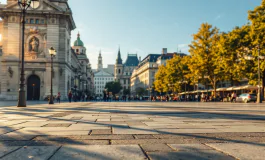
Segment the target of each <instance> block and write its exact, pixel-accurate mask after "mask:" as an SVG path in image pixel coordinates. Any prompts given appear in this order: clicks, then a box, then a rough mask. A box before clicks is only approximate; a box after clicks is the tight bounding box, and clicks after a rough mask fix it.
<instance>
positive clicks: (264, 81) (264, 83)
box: [261, 70, 265, 99]
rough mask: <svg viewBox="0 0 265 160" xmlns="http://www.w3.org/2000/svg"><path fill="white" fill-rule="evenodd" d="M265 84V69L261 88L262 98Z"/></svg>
mask: <svg viewBox="0 0 265 160" xmlns="http://www.w3.org/2000/svg"><path fill="white" fill-rule="evenodd" d="M264 85H265V70H264V71H263V72H262V90H261V95H262V99H264Z"/></svg>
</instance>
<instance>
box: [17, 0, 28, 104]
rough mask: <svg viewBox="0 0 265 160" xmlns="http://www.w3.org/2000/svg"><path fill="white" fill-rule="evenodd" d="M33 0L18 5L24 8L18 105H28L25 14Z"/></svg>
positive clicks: (20, 0)
mask: <svg viewBox="0 0 265 160" xmlns="http://www.w3.org/2000/svg"><path fill="white" fill-rule="evenodd" d="M30 3H31V0H18V5H19V7H20V9H21V10H22V51H21V52H22V53H21V72H20V84H19V95H18V105H17V107H26V106H27V105H26V94H25V66H24V65H25V60H24V56H25V53H24V47H25V46H24V35H25V34H24V32H25V23H26V21H25V16H26V11H27V9H28V8H29V6H30Z"/></svg>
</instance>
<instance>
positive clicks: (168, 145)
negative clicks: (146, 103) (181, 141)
mask: <svg viewBox="0 0 265 160" xmlns="http://www.w3.org/2000/svg"><path fill="white" fill-rule="evenodd" d="M166 145H167V146H168V147H169V148H171V149H172V150H173V151H175V152H177V151H179V150H178V149H175V148H173V147H172V146H171V145H170V144H166Z"/></svg>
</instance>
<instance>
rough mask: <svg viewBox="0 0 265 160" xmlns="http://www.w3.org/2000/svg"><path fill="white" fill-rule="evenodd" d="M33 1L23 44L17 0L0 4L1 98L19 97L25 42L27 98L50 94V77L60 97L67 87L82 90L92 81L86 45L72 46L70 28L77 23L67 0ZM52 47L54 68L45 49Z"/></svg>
mask: <svg viewBox="0 0 265 160" xmlns="http://www.w3.org/2000/svg"><path fill="white" fill-rule="evenodd" d="M34 4H35V6H31V7H30V8H29V9H28V11H27V14H26V26H25V39H24V40H25V43H24V44H21V37H22V32H21V28H22V24H21V10H20V8H19V6H18V4H17V0H7V4H5V5H3V4H2V5H0V17H1V19H2V20H1V21H0V35H1V42H0V79H1V81H0V99H1V100H17V99H18V90H19V82H20V71H21V46H22V45H24V46H25V80H26V81H25V84H26V86H25V89H26V98H27V100H44V99H45V98H46V97H47V96H49V95H50V87H51V77H52V78H53V91H54V92H53V94H54V95H56V94H57V93H58V92H60V93H61V95H62V99H66V98H67V93H68V91H69V90H72V89H73V88H80V90H81V89H84V88H85V87H83V86H84V84H86V85H87V86H88V83H89V84H91V81H92V79H91V80H90V81H89V76H91V75H89V74H92V76H93V73H92V72H91V71H89V70H91V67H90V65H89V60H88V58H87V57H86V56H84V55H85V48H84V47H83V46H78V45H77V46H73V49H72V47H71V31H72V30H74V29H75V28H76V26H75V22H74V19H73V16H72V11H71V9H70V7H69V5H68V1H67V0H60V1H54V0H37V1H36V2H35V3H34ZM78 38H79V39H80V35H78ZM51 47H53V48H55V50H56V51H57V55H56V57H55V58H54V63H53V64H54V69H53V71H51V57H50V55H49V51H48V49H49V48H51ZM78 47H79V48H80V47H81V49H83V50H84V51H83V53H82V52H77V50H76V49H77V48H78ZM88 72H89V73H88ZM51 73H52V74H51ZM77 76H79V77H77ZM80 77H81V78H80ZM82 83H84V84H82ZM92 88H94V87H93V86H92Z"/></svg>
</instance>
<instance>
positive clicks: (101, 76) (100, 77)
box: [94, 51, 114, 97]
mask: <svg viewBox="0 0 265 160" xmlns="http://www.w3.org/2000/svg"><path fill="white" fill-rule="evenodd" d="M102 62H103V58H102V56H101V51H99V56H98V68H97V70H95V72H94V75H95V76H94V83H95V89H94V90H95V94H96V96H99V97H102V96H103V91H104V89H105V86H106V83H108V82H112V81H114V75H113V72H114V68H113V66H112V65H108V68H103V64H102Z"/></svg>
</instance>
